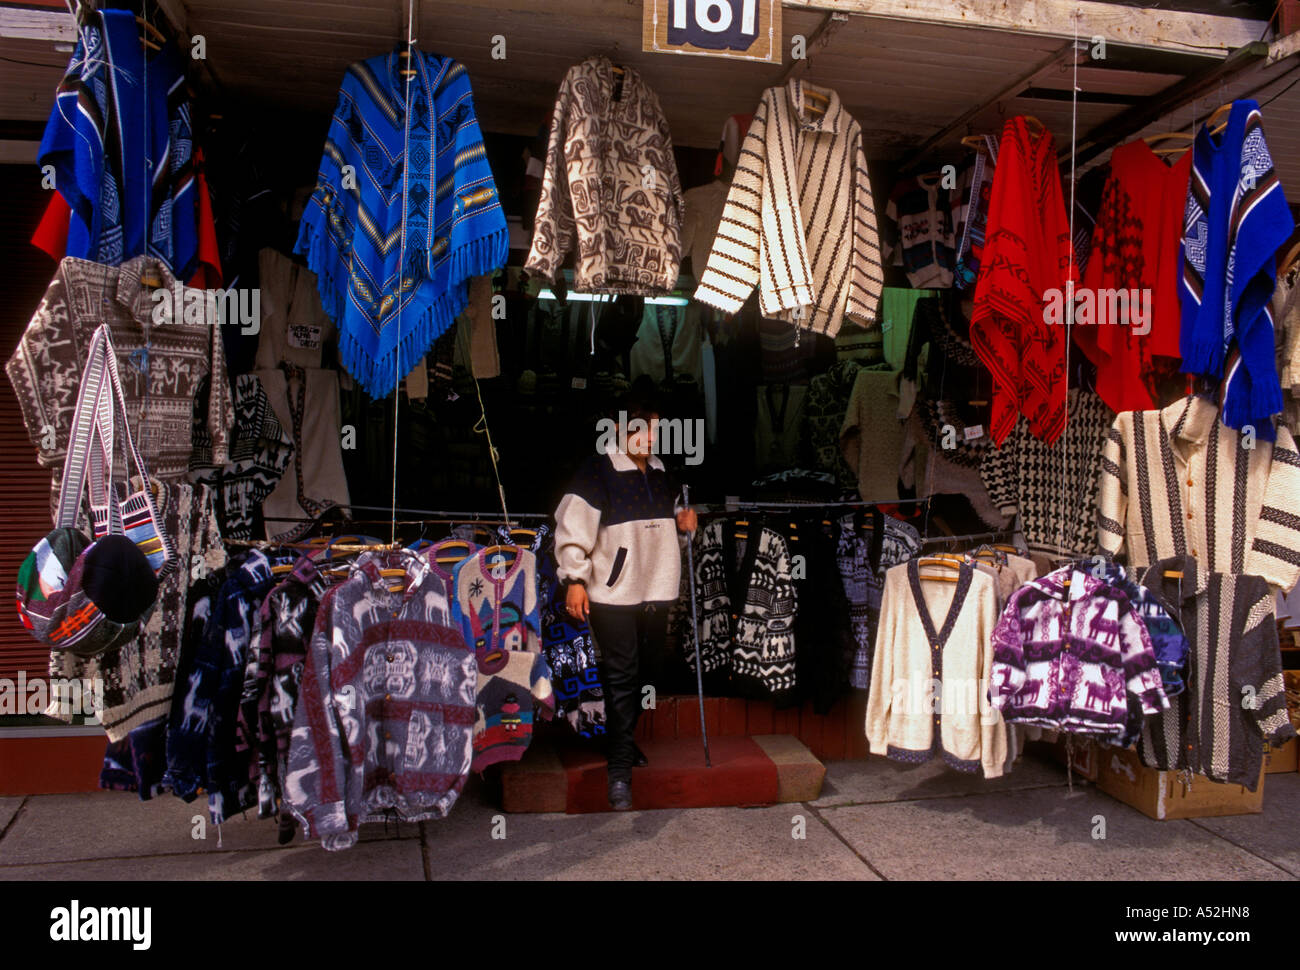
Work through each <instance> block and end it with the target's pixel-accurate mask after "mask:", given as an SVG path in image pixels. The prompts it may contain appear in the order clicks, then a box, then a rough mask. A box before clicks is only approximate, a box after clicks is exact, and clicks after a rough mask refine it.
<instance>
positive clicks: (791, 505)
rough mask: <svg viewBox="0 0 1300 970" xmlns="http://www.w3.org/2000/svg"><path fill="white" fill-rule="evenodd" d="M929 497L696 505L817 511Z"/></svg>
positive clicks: (707, 509)
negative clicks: (878, 500) (870, 500)
mask: <svg viewBox="0 0 1300 970" xmlns="http://www.w3.org/2000/svg"><path fill="white" fill-rule="evenodd" d="M929 501H930V500H929V499H928V498H900V499H886V500H884V501H880V502H866V501H862V500H861V499H859V500H857V501H852V502H724V503H722V504H712V505H695V506H692V508H694V509H695V510H696V511H697V512H703V513H705V514H706V515H709V514H715V513H717V512H724V513H725V512H735V511H738V510H740V509H799V510H804V511H808V512H816V511H817V510H818V509H867V508H875V507H876V506H878V505H924V504H925V503H927V502H929Z"/></svg>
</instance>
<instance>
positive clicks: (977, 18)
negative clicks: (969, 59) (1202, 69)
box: [783, 0, 1268, 57]
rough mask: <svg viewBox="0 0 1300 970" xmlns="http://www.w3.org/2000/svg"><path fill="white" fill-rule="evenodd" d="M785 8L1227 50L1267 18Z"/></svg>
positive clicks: (1061, 1) (844, 3) (1042, 9)
mask: <svg viewBox="0 0 1300 970" xmlns="http://www.w3.org/2000/svg"><path fill="white" fill-rule="evenodd" d="M783 5H784V6H785V7H786V8H787V9H802V10H833V11H839V12H842V13H848V14H857V15H860V16H864V17H873V18H877V19H881V20H907V21H912V22H914V23H928V24H941V25H946V26H950V27H975V28H980V29H984V30H1005V31H1012V32H1014V33H1018V34H1039V35H1043V36H1048V37H1060V38H1073V37H1074V36H1075V33H1076V30H1077V33H1078V36H1079V39H1080V40H1091V39H1092V38H1093V37H1103V38H1105V40H1106V42H1107V43H1113V44H1122V45H1125V46H1128V47H1148V48H1156V49H1160V50H1176V51H1184V52H1189V53H1197V54H1202V55H1205V56H1218V57H1226V56H1227V55H1228V53H1229V52H1231V51H1233V50H1236V49H1237V48H1239V47H1243V46H1245V45H1246V44H1249V43H1252V42H1254V41H1257V40H1259V39H1260V37H1262V36H1263V35H1264V33H1265V31H1266V30H1267V29H1268V22H1267V21H1264V20H1246V19H1242V18H1238V17H1221V16H1211V15H1208V14H1199V13H1184V12H1182V11H1178V10H1156V9H1152V8H1147V7H1138V6H1129V5H1128V4H1120V3H1100V2H1097V0H1016V2H1007V0H783Z"/></svg>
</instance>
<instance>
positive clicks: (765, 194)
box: [695, 78, 884, 337]
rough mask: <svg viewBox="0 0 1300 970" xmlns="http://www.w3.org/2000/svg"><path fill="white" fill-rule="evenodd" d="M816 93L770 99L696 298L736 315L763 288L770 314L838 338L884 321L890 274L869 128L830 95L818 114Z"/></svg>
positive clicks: (781, 90)
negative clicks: (844, 330) (869, 159)
mask: <svg viewBox="0 0 1300 970" xmlns="http://www.w3.org/2000/svg"><path fill="white" fill-rule="evenodd" d="M807 87H808V82H806V81H804V80H803V79H801V78H792V79H791V80H790V81H789V83H788V84H786V85H785V86H784V87H773V88H768V89H767V90H766V91H764V92H763V98H762V100H761V101H760V102H759V105H758V109H757V111H755V113H754V120H753V123H752V124H751V125H750V127H749V133H748V134H747V135H746V136H745V143H744V145H743V147H742V148H741V151H740V161H739V164H738V165H737V166H736V173H735V175H734V176H733V177H732V182H731V190H730V192H728V194H727V205H726V208H725V209H724V210H723V213H722V221H721V223H720V224H719V226H718V235H717V237H716V238H715V239H714V242H713V252H712V253H711V254H710V256H709V264H708V267H707V268H706V269H705V271H704V274H703V275H702V276H701V277H700V285H699V287H698V288H697V289H696V291H695V298H696V299H697V300H699V301H701V302H702V303H707V304H709V305H710V306H714V307H717V308H718V309H719V310H722V311H723V312H724V313H735V312H736V311H737V310H739V309H740V308H741V306H742V305H743V304H744V302H745V300H746V299H747V298H748V296H749V294H750V293H751V292H752V291H753V290H754V287H756V286H757V287H758V292H759V309H760V310H761V311H762V314H763V316H765V317H776V318H779V319H781V320H785V321H787V322H790V323H794V324H795V325H797V326H799V327H802V328H805V329H809V330H814V331H817V332H820V333H825V334H827V335H829V336H831V337H834V336H835V334H836V332H837V331H838V330H839V329H840V325H841V324H842V323H844V322H845V321H846V320H847V321H849V322H852V323H857V324H860V325H862V326H868V325H870V324H872V323H874V322H875V321H876V317H877V313H878V310H879V303H880V294H881V290H882V289H883V288H884V271H883V268H882V266H881V256H880V241H879V238H878V235H877V229H876V211H875V205H874V203H873V201H872V198H871V184H870V182H869V180H868V178H867V163H866V156H865V155H864V154H863V151H862V130H861V128H859V127H858V123H857V122H856V121H854V120H853V118H852V117H851V116H850V115H849V113H848V111H847V110H846V109H845V107H844V105H843V103H842V102H841V101H840V98H839V95H838V94H836V93H835V92H834V91H831V90H829V89H818V88H814V89H813V90H819V91H820V92H821V93H822V94H823V95H824V96H825V97H827V98H828V99H829V104H828V106H827V107H826V111H825V114H823V115H822V116H821V117H816V116H815V115H813V114H811V113H810V112H809V111H808V108H807V104H806V102H805V98H806V93H805V92H806V88H807Z"/></svg>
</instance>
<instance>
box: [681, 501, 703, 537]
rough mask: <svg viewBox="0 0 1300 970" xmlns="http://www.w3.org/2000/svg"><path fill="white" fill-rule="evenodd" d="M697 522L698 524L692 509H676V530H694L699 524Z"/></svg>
mask: <svg viewBox="0 0 1300 970" xmlns="http://www.w3.org/2000/svg"><path fill="white" fill-rule="evenodd" d="M699 524H700V520H699V518H698V517H697V516H696V514H695V510H694V509H692V508H689V507H688V508H684V509H678V510H677V531H678V532H694V531H695V529H696V528H697V527H698V526H699Z"/></svg>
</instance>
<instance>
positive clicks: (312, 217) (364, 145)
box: [295, 51, 509, 398]
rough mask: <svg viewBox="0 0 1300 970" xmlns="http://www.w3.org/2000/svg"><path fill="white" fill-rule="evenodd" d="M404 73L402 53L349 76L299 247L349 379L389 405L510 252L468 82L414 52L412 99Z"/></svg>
mask: <svg viewBox="0 0 1300 970" xmlns="http://www.w3.org/2000/svg"><path fill="white" fill-rule="evenodd" d="M402 64H403V62H402V60H400V59H399V57H398V55H397V52H396V51H394V52H391V53H389V54H384V55H380V56H379V57H372V58H370V59H369V60H367V61H364V62H361V63H358V64H354V65H352V67H350V68H349V69H348V72H347V74H346V75H345V76H344V78H343V87H342V90H341V91H340V92H339V101H338V107H337V108H336V109H335V112H334V120H333V122H332V123H331V124H330V130H329V136H328V137H327V138H326V140H325V152H324V155H323V156H322V157H321V163H320V173H319V175H318V177H317V182H316V190H315V192H314V193H313V194H312V197H311V201H310V202H309V203H308V206H307V210H306V212H305V213H304V214H303V217H302V225H301V227H300V228H299V232H298V243H297V246H296V247H295V248H296V251H297V252H299V253H301V254H303V255H304V256H305V257H306V259H307V265H308V266H310V267H311V270H312V271H313V272H314V273H315V274H316V276H317V282H318V286H319V289H320V295H321V302H322V303H323V305H324V307H325V312H326V313H328V314H329V315H330V317H331V318H332V319H333V320H334V323H335V324H336V326H337V327H338V331H339V355H340V359H341V361H342V363H343V366H344V367H346V368H347V370H348V373H350V374H351V375H352V376H353V377H354V378H355V379H356V380H357V383H359V384H360V385H361V386H362V388H364V389H365V391H366V392H367V393H368V394H370V395H371V396H372V397H379V398H382V397H385V396H386V395H388V394H390V393H392V391H393V389H394V386H395V384H396V382H397V380H398V379H399V378H400V377H402V376H405V375H406V374H407V373H408V372H409V371H410V370H411V368H412V367H414V366H415V363H416V362H417V361H418V360H419V359H420V358H421V357H422V356H423V355H424V354H425V353H426V352H427V351H428V349H429V348H430V347H431V346H432V345H433V342H434V341H435V340H436V339H437V338H438V336H439V335H440V334H442V333H443V331H445V330H446V329H447V328H448V327H450V326H451V324H452V321H453V320H455V318H456V315H457V314H458V313H460V311H461V310H462V309H464V307H465V304H466V301H467V296H466V294H467V290H468V281H469V278H470V277H471V276H477V275H481V274H483V273H490V272H492V271H494V270H496V269H497V268H499V267H501V266H503V265H504V264H505V261H506V257H507V255H508V249H509V235H508V232H507V230H506V220H505V216H504V214H503V213H502V211H501V206H500V202H499V199H498V197H497V190H496V183H495V182H494V181H493V178H492V169H491V168H490V167H489V166H488V162H487V156H486V154H485V152H484V148H483V136H482V133H481V132H480V131H479V126H478V120H477V119H476V117H475V115H474V100H473V95H472V93H471V91H470V84H469V77H468V75H467V74H466V72H465V68H464V67H463V66H462V65H461V64H458V63H457V62H456V61H453V60H451V59H450V58H442V57H438V56H436V55H434V54H427V53H423V52H420V51H414V52H412V56H411V66H412V68H413V69H414V70H415V76H414V77H412V78H410V79H409V81H410V83H409V95H408V84H407V80H408V79H407V78H405V77H403V76H402V74H401V67H402ZM408 96H409V101H408ZM407 104H409V105H410V111H409V115H408V112H407V111H406V110H405V106H406V105H407ZM399 269H400V273H399ZM399 276H400V281H401V282H400V287H399V282H398V281H399Z"/></svg>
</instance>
